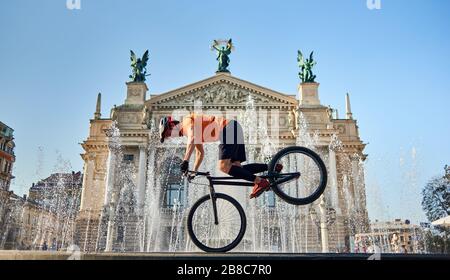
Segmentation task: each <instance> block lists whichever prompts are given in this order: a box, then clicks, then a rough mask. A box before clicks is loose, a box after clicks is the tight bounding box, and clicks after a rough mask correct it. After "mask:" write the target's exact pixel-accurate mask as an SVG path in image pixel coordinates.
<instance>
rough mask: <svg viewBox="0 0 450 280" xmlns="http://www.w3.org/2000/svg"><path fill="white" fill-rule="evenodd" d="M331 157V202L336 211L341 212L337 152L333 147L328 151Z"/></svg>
mask: <svg viewBox="0 0 450 280" xmlns="http://www.w3.org/2000/svg"><path fill="white" fill-rule="evenodd" d="M328 159H329V168H330V172H329V174H330V187H331V191H330V192H331V202H332V205H333V207H334V209H336V213H337V214H340V207H339V188H338V183H337V182H338V180H337V167H336V152H335V151H334V149H333V148H329V152H328Z"/></svg>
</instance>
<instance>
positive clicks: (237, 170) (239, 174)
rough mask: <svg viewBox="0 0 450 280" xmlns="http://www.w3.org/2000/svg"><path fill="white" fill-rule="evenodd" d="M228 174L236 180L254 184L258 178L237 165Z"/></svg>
mask: <svg viewBox="0 0 450 280" xmlns="http://www.w3.org/2000/svg"><path fill="white" fill-rule="evenodd" d="M228 174H229V175H231V176H233V177H234V178H236V179H243V180H247V181H250V182H254V181H255V179H256V176H255V175H253V174H252V173H250V172H249V171H248V170H245V169H244V168H242V167H239V166H235V165H233V166H231V168H230V172H228Z"/></svg>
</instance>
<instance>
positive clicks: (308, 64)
mask: <svg viewBox="0 0 450 280" xmlns="http://www.w3.org/2000/svg"><path fill="white" fill-rule="evenodd" d="M313 54H314V52H311V54H310V55H309V58H307V59H306V60H305V58H304V56H303V53H302V52H301V51H298V56H297V61H298V66H299V67H300V72H299V73H298V75H299V77H300V79H301V80H302V83H315V79H316V75H314V74H313V72H312V68H313V67H314V66H315V65H316V64H317V62H315V61H314V58H313Z"/></svg>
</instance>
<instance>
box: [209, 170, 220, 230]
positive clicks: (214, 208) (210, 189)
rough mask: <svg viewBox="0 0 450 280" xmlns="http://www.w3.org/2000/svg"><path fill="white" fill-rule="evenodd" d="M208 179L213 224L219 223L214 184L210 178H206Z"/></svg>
mask: <svg viewBox="0 0 450 280" xmlns="http://www.w3.org/2000/svg"><path fill="white" fill-rule="evenodd" d="M208 180H209V193H210V197H211V202H212V207H213V213H214V224H215V225H218V224H219V217H218V216H217V203H216V200H217V197H216V191H215V190H214V185H213V183H212V181H211V178H208Z"/></svg>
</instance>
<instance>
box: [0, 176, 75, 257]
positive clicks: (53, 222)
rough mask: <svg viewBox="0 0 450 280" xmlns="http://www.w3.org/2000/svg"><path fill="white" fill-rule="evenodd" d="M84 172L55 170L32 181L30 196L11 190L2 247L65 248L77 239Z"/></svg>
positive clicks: (0, 231) (0, 232)
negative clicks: (76, 223)
mask: <svg viewBox="0 0 450 280" xmlns="http://www.w3.org/2000/svg"><path fill="white" fill-rule="evenodd" d="M82 177H83V175H82V174H81V172H73V171H72V172H71V173H54V174H52V175H50V176H49V177H47V178H45V179H43V180H40V181H39V182H37V183H36V184H35V183H33V185H32V187H31V188H30V189H29V192H28V196H27V195H24V196H23V197H20V196H17V195H15V194H14V193H12V192H11V194H10V196H9V199H8V201H7V202H6V205H7V212H6V214H5V219H4V223H3V225H2V226H1V227H0V249H6V250H11V249H15V250H41V249H42V248H43V246H44V244H45V245H46V247H47V248H48V249H49V250H59V249H62V248H63V249H65V248H67V247H68V246H70V245H72V244H73V243H74V241H73V239H74V228H75V217H76V215H77V214H78V210H79V208H80V196H81V187H82Z"/></svg>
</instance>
